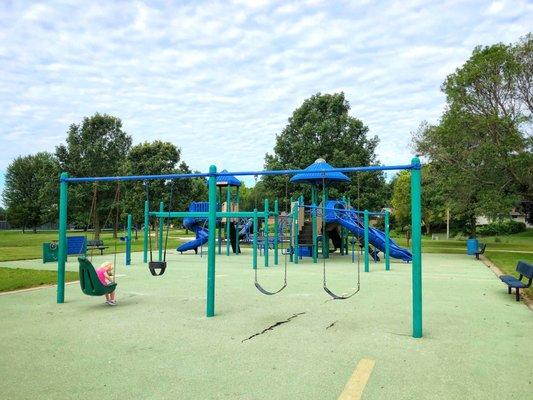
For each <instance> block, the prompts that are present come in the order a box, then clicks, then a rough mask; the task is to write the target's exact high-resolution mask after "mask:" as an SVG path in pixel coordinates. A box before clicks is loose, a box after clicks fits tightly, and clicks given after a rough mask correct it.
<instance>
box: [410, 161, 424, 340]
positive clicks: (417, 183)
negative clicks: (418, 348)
mask: <svg viewBox="0 0 533 400" xmlns="http://www.w3.org/2000/svg"><path fill="white" fill-rule="evenodd" d="M411 163H412V165H413V169H411V230H412V231H411V246H412V253H413V268H412V275H413V276H412V285H413V337H414V338H421V337H422V196H421V192H422V190H421V165H420V160H419V158H418V157H415V158H413V160H412V161H411Z"/></svg>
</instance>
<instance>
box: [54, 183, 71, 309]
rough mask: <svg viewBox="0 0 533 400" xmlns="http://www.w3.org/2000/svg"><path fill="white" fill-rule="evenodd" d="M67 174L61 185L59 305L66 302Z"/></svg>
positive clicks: (58, 260) (58, 266) (58, 269)
mask: <svg viewBox="0 0 533 400" xmlns="http://www.w3.org/2000/svg"><path fill="white" fill-rule="evenodd" d="M66 178H68V173H67V172H62V173H61V183H60V184H59V246H58V251H57V303H64V302H65V264H66V262H67V210H68V181H66V180H65V179H66Z"/></svg>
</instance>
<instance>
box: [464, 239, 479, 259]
mask: <svg viewBox="0 0 533 400" xmlns="http://www.w3.org/2000/svg"><path fill="white" fill-rule="evenodd" d="M477 248H478V241H477V239H473V238H471V239H468V240H467V241H466V254H468V255H469V256H473V255H475V254H476V252H477Z"/></svg>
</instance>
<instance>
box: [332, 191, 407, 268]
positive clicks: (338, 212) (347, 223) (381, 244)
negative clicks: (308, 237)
mask: <svg viewBox="0 0 533 400" xmlns="http://www.w3.org/2000/svg"><path fill="white" fill-rule="evenodd" d="M326 223H338V224H340V225H342V226H344V227H345V228H346V229H348V230H349V231H350V232H353V233H354V234H356V235H357V236H359V237H363V236H364V234H365V228H364V224H363V223H361V221H360V220H359V217H358V215H357V213H356V212H354V211H353V210H346V209H345V203H344V202H340V201H335V200H332V201H328V203H327V205H326ZM385 240H386V239H385V233H384V232H382V231H380V230H379V229H376V228H372V227H370V226H369V227H368V241H369V242H370V244H371V245H372V246H374V247H375V248H376V249H378V250H380V251H382V252H385ZM389 254H390V256H391V257H394V258H398V259H400V260H403V261H408V262H409V261H411V260H412V259H413V255H412V254H411V252H410V251H409V250H407V249H404V248H403V247H400V246H398V244H397V243H396V242H395V241H394V240H392V239H390V238H389Z"/></svg>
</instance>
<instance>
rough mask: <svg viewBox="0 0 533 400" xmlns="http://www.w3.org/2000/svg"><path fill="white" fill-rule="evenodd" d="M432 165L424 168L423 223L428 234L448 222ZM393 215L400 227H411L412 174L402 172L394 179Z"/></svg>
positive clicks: (443, 200) (440, 190)
mask: <svg viewBox="0 0 533 400" xmlns="http://www.w3.org/2000/svg"><path fill="white" fill-rule="evenodd" d="M433 170H434V168H433V166H432V165H431V164H426V165H423V167H422V223H423V224H424V227H425V230H426V234H430V233H431V227H432V226H433V225H435V224H442V223H444V222H445V221H446V202H445V198H444V196H443V190H442V187H441V185H440V181H439V180H438V179H435V174H434V171H433ZM391 206H392V215H393V216H394V218H395V220H396V222H397V224H399V226H400V227H402V228H403V227H405V226H408V225H411V173H410V172H409V171H401V172H399V173H398V175H397V176H396V178H395V179H394V186H393V189H392V197H391Z"/></svg>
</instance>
